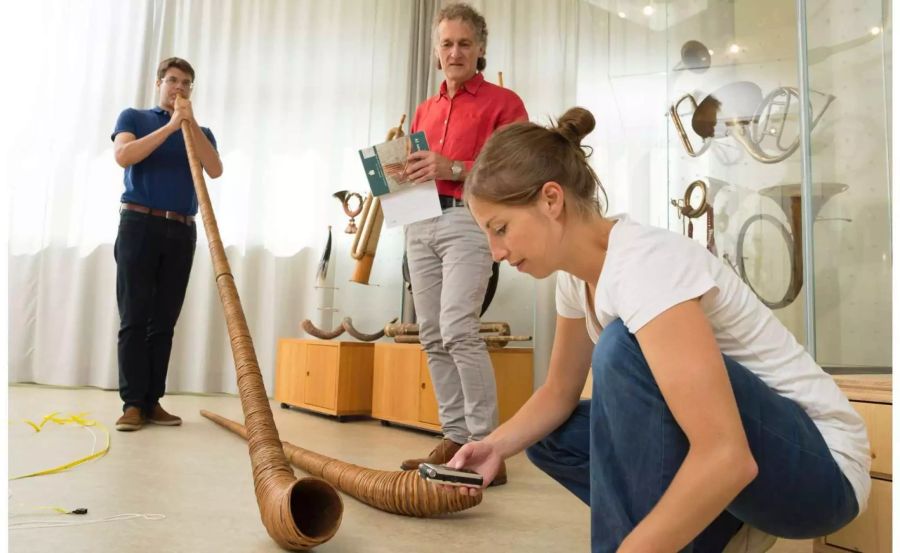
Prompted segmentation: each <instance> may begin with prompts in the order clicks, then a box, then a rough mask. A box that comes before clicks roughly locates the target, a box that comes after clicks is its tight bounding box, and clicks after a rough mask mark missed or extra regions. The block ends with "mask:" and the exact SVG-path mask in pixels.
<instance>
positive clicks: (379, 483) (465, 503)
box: [200, 410, 481, 518]
mask: <svg viewBox="0 0 900 553" xmlns="http://www.w3.org/2000/svg"><path fill="white" fill-rule="evenodd" d="M200 414H201V415H203V416H204V417H206V418H208V419H209V420H211V421H213V422H214V423H216V424H218V425H219V426H221V427H222V428H225V429H227V430H230V431H232V432H234V433H235V434H237V435H238V436H241V437H243V438H244V439H246V438H247V430H246V429H245V428H244V427H243V426H242V425H241V424H240V423H237V422H235V421H232V420H229V419H227V418H225V417H223V416H221V415H217V414H215V413H211V412H209V411H205V410H201V411H200ZM282 445H283V446H284V454H285V455H286V456H287V458H288V459H290V461H291V464H292V465H294V466H295V467H297V468H299V469H300V470H302V471H304V472H307V473H309V474H312V475H313V476H320V477H322V478H324V479H325V480H327V481H328V482H330V483H331V484H333V485H334V487H336V488H337V489H339V490H341V491H342V492H344V493H346V494H348V495H352V496H353V497H355V498H356V499H358V500H360V501H362V502H363V503H365V504H366V505H369V506H371V507H375V508H376V509H380V510H382V511H386V512H388V513H393V514H397V515H406V516H411V517H421V518H425V517H433V516H438V515H443V514H448V513H456V512H459V511H463V510H465V509H469V508H471V507H474V506H476V505H478V504H479V503H481V494H478V495H477V496H468V495H462V494H460V493H459V492H457V491H456V489H453V490H450V491H445V490H443V489H442V488H439V487H438V486H435V485H432V484H429V483H428V482H426V481H424V480H423V479H422V478H421V477H420V476H419V475H418V473H417V472H418V471H415V470H395V471H386V470H374V469H369V468H365V467H360V466H358V465H353V464H351V463H345V462H343V461H338V460H337V459H332V458H331V457H327V456H325V455H321V454H319V453H315V452H312V451H308V450H306V449H303V448H301V447H297V446H295V445H293V444H291V443H288V442H282Z"/></svg>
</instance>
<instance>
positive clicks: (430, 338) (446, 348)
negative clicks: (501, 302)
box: [406, 207, 497, 444]
mask: <svg viewBox="0 0 900 553" xmlns="http://www.w3.org/2000/svg"><path fill="white" fill-rule="evenodd" d="M406 255H407V258H408V260H409V273H410V280H411V281H412V289H413V303H414V304H415V306H416V317H417V319H418V322H419V338H420V340H421V342H422V348H423V349H424V350H425V353H426V355H427V357H428V368H429V370H430V372H431V380H432V382H433V383H434V392H435V396H436V398H437V403H438V414H439V416H440V420H441V427H442V430H443V432H444V436H445V437H447V438H449V439H451V440H453V441H454V442H457V443H460V444H464V443H466V442H468V441H469V440H470V439H471V440H480V439H482V438H484V437H485V436H487V435H488V434H489V433H490V432H491V431H492V430H493V429H494V428H496V426H497V385H496V383H495V382H494V370H493V367H492V366H491V358H490V356H489V355H488V352H487V347H486V346H485V344H484V341H483V340H481V338H480V337H479V334H478V328H479V324H480V319H479V312H480V310H481V303H482V301H483V300H484V294H485V290H487V284H488V280H489V279H490V276H491V263H492V260H491V252H490V249H489V248H488V244H487V238H486V237H485V236H484V233H483V232H482V231H481V229H479V228H478V225H477V224H476V223H475V220H474V219H473V218H472V215H471V214H470V213H469V210H468V209H466V208H465V207H454V208H450V209H446V210H444V214H443V215H442V216H440V217H435V218H433V219H426V220H424V221H419V222H417V223H413V224H411V225H407V226H406Z"/></svg>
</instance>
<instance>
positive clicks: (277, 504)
mask: <svg viewBox="0 0 900 553" xmlns="http://www.w3.org/2000/svg"><path fill="white" fill-rule="evenodd" d="M176 102H184V100H183V99H182V98H181V97H179V98H178V99H177V100H176ZM181 131H182V134H183V135H184V143H185V147H186V149H187V157H188V162H189V164H190V168H191V177H192V179H193V181H194V189H195V191H196V192H197V200H198V203H199V206H200V213H201V214H202V216H203V226H204V229H205V230H206V236H207V239H208V240H209V252H210V254H211V255H212V261H213V268H214V270H215V274H216V286H217V288H218V290H219V299H220V300H221V301H222V306H223V308H224V310H225V322H226V325H227V327H228V336H229V337H230V339H231V352H232V355H233V356H234V366H235V370H236V372H237V383H238V391H239V394H240V397H241V407H242V409H243V411H244V418H245V421H246V424H247V434H248V440H247V442H248V445H249V449H250V462H251V465H252V467H253V483H254V487H255V491H256V502H257V504H258V505H259V511H260V516H261V519H262V523H263V525H264V526H265V528H266V531H267V532H268V533H269V535H270V536H271V537H272V539H273V540H275V542H276V543H278V545H280V546H281V547H283V548H285V549H289V550H296V551H302V550H306V549H310V548H312V547H315V546H316V545H320V544H322V543H324V542H326V541H328V540H329V539H331V537H332V536H334V534H335V533H336V532H337V529H338V527H339V526H340V523H341V516H342V515H343V511H344V504H343V502H342V501H341V497H340V495H338V493H337V492H336V491H335V489H334V488H333V487H332V486H331V485H330V484H328V483H327V482H325V481H324V480H321V479H319V478H301V479H299V480H298V479H296V478H295V477H294V471H293V469H291V467H290V465H289V464H288V462H287V459H286V458H285V456H284V451H283V449H282V447H281V441H280V440H279V439H278V430H277V429H276V428H275V421H274V419H273V418H272V410H271V409H270V408H269V398H268V397H267V396H266V390H265V386H264V385H263V380H262V375H261V374H260V372H259V363H258V362H257V360H256V352H255V351H254V349H253V339H252V338H251V336H250V329H249V328H248V327H247V320H246V318H245V317H244V310H243V308H242V307H241V300H240V297H239V296H238V292H237V287H236V286H235V284H234V276H233V275H232V274H231V268H230V266H229V264H228V258H227V257H226V256H225V248H224V247H223V246H222V239H221V237H220V236H219V228H218V224H217V223H216V217H215V214H214V213H213V209H212V203H211V202H210V199H209V193H208V192H207V190H206V182H205V181H204V179H203V167H202V166H201V164H200V161H199V160H198V159H197V154H196V150H195V148H194V138H193V136H192V134H191V127H190V123H189V122H188V121H182V123H181Z"/></svg>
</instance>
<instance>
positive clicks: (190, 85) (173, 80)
mask: <svg viewBox="0 0 900 553" xmlns="http://www.w3.org/2000/svg"><path fill="white" fill-rule="evenodd" d="M163 82H164V83H166V84H167V85H169V86H175V85H178V84H179V83H180V84H181V86H183V87H184V88H186V89H188V90H193V89H194V81H192V80H190V79H185V80H183V81H179V80H178V77H174V76H169V77H166V78H165V79H163Z"/></svg>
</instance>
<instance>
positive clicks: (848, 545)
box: [813, 375, 893, 553]
mask: <svg viewBox="0 0 900 553" xmlns="http://www.w3.org/2000/svg"><path fill="white" fill-rule="evenodd" d="M835 381H837V383H838V385H839V386H840V387H841V389H842V390H844V393H846V394H847V397H848V398H850V404H851V405H852V406H853V408H854V409H856V411H857V412H858V413H859V414H860V416H862V418H863V421H865V423H866V429H867V430H868V434H869V444H870V446H871V450H872V468H871V475H872V493H871V495H870V496H869V505H868V509H866V511H865V512H864V513H863V514H861V515H860V516H859V517H857V518H856V520H854V521H853V522H851V523H850V524H848V525H847V526H845V527H844V528H842V529H840V530H839V531H837V532H835V533H834V534H830V535H828V536H825V537H822V538H819V539H817V540H816V541H815V543H814V548H813V550H814V551H815V552H816V553H832V552H833V553H838V552H846V551H848V550H849V551H859V552H861V553H882V552H887V551H890V550H891V487H892V480H893V477H892V471H891V458H892V452H891V408H892V405H891V377H890V376H889V375H878V376H875V375H873V376H836V377H835Z"/></svg>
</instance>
